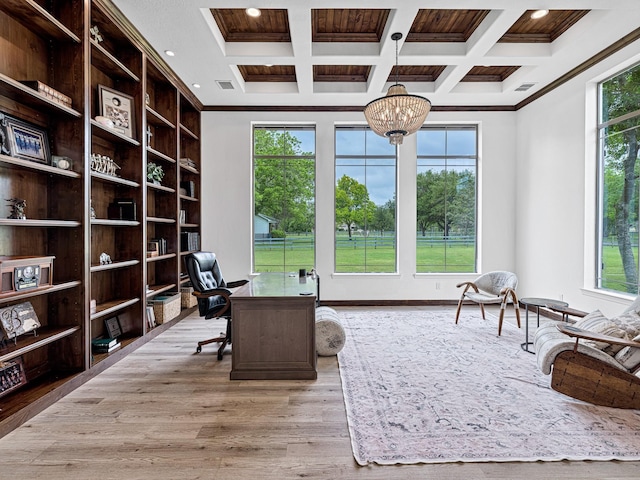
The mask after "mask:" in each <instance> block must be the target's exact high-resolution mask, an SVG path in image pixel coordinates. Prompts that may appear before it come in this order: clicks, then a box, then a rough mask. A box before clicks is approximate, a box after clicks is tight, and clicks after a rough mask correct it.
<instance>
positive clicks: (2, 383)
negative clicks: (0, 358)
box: [0, 357, 27, 397]
mask: <svg viewBox="0 0 640 480" xmlns="http://www.w3.org/2000/svg"><path fill="white" fill-rule="evenodd" d="M25 383H27V379H26V377H25V374H24V367H23V366H22V358H20V357H17V358H14V359H13V360H11V361H8V362H2V363H1V364H0V397H2V396H3V395H6V394H7V393H9V392H10V391H12V390H15V389H16V388H18V387H20V386H21V385H24V384H25Z"/></svg>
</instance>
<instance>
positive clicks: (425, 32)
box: [406, 9, 489, 42]
mask: <svg viewBox="0 0 640 480" xmlns="http://www.w3.org/2000/svg"><path fill="white" fill-rule="evenodd" d="M488 14H489V10H446V9H434V10H424V9H421V10H419V11H418V14H417V15H416V18H415V19H414V20H413V24H412V25H411V28H410V29H409V33H408V35H407V40H406V41H407V42H466V41H467V40H468V39H469V37H470V36H471V34H472V33H473V32H474V31H475V29H476V28H478V26H479V25H480V23H481V22H482V20H484V18H485V17H486V16H487V15H488Z"/></svg>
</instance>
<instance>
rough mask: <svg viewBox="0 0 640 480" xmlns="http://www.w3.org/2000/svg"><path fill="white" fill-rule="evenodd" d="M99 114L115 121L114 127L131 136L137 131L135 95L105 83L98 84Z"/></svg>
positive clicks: (119, 131) (117, 130)
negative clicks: (134, 106)
mask: <svg viewBox="0 0 640 480" xmlns="http://www.w3.org/2000/svg"><path fill="white" fill-rule="evenodd" d="M98 102H99V104H98V111H99V116H102V117H107V118H108V119H109V120H111V121H112V122H113V125H114V126H113V127H112V129H113V130H115V131H116V132H118V133H121V134H122V135H125V136H127V137H129V138H133V134H134V132H135V117H134V108H133V105H134V104H133V97H132V96H131V95H127V94H126V93H122V92H119V91H117V90H114V89H112V88H109V87H106V86H104V85H98Z"/></svg>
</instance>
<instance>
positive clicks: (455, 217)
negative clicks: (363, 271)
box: [416, 126, 478, 273]
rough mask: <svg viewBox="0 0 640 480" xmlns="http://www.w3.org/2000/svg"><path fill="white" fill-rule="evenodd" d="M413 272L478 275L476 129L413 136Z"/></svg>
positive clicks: (450, 128)
mask: <svg viewBox="0 0 640 480" xmlns="http://www.w3.org/2000/svg"><path fill="white" fill-rule="evenodd" d="M417 142H418V171H417V176H416V182H417V212H416V213H417V215H416V217H417V232H418V235H417V240H416V271H417V272H419V273H428V272H429V273H431V272H438V273H440V272H475V271H476V172H477V162H478V147H477V144H478V141H477V128H476V127H475V126H440V127H423V128H422V129H421V130H419V131H418V132H417Z"/></svg>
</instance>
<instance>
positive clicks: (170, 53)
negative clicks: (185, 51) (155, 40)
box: [164, 50, 176, 57]
mask: <svg viewBox="0 0 640 480" xmlns="http://www.w3.org/2000/svg"><path fill="white" fill-rule="evenodd" d="M164 53H165V55H167V56H169V57H175V56H176V53H175V52H174V51H173V50H165V51H164Z"/></svg>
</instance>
